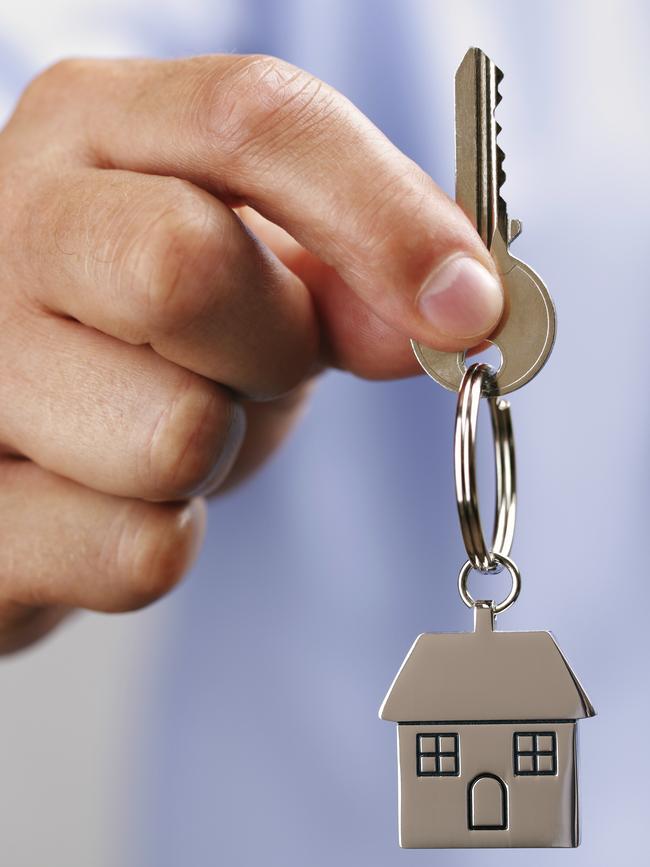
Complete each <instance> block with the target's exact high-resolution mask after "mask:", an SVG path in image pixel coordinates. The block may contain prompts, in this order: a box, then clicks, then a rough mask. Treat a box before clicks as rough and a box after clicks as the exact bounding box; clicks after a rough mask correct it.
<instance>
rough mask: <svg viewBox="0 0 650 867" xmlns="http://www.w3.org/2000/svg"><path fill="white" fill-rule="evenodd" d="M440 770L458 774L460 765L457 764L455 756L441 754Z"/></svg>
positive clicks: (445, 772) (444, 772)
mask: <svg viewBox="0 0 650 867" xmlns="http://www.w3.org/2000/svg"><path fill="white" fill-rule="evenodd" d="M440 771H441V773H443V774H457V773H458V766H457V764H456V757H455V756H441V757H440Z"/></svg>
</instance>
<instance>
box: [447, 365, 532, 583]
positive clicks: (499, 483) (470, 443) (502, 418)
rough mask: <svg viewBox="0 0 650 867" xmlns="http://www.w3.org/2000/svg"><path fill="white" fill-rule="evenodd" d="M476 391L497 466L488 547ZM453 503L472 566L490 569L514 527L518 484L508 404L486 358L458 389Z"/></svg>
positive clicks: (494, 567) (505, 550)
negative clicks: (498, 392)
mask: <svg viewBox="0 0 650 867" xmlns="http://www.w3.org/2000/svg"><path fill="white" fill-rule="evenodd" d="M481 396H485V397H486V398H487V401H488V405H489V408H490V417H491V420H492V433H493V435H494V458H495V467H496V508H495V517H494V536H493V539H492V548H491V549H489V548H488V546H487V545H486V544H485V536H484V534H483V526H482V524H481V516H480V512H479V506H478V489H477V484H476V428H477V424H478V411H479V406H480V402H481ZM454 473H455V480H456V503H457V505H458V517H459V519H460V528H461V532H462V534H463V542H464V543H465V550H466V551H467V556H468V558H469V560H470V562H471V564H472V568H474V569H476V570H477V571H479V572H494V571H495V570H498V568H499V557H498V555H501V556H505V557H507V556H508V555H509V554H510V549H511V548H512V540H513V537H514V532H515V517H516V504H517V484H516V473H515V443H514V436H513V432H512V419H511V416H510V404H508V402H507V401H505V400H502V399H501V398H499V397H498V396H497V395H496V394H495V380H494V376H493V374H492V371H491V369H490V367H489V366H488V365H487V364H472V365H471V367H469V368H468V369H467V372H466V373H465V375H464V376H463V381H462V383H461V386H460V391H459V392H458V404H457V407H456V427H455V431H454Z"/></svg>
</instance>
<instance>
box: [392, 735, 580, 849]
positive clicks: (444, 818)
mask: <svg viewBox="0 0 650 867" xmlns="http://www.w3.org/2000/svg"><path fill="white" fill-rule="evenodd" d="M522 729H523V730H525V731H527V732H538V731H539V732H546V731H549V730H551V731H553V732H554V733H555V736H556V739H557V755H558V772H557V774H554V775H553V776H544V777H521V776H516V775H514V774H513V756H512V742H513V737H514V734H515V733H516V732H518V731H522ZM437 731H441V732H449V731H453V732H454V733H455V734H457V735H458V738H459V744H460V774H459V775H458V776H456V777H446V778H432V777H428V778H427V777H418V776H417V775H416V772H415V763H416V746H415V743H416V738H417V735H418V734H427V733H435V732H437ZM575 734H576V724H575V722H571V721H563V722H557V721H554V722H549V721H544V722H537V723H529V722H523V723H520V722H510V721H506V722H499V723H491V724H487V725H476V724H472V723H471V722H470V723H467V724H455V725H453V726H449V724H448V723H443V724H436V723H429V724H426V725H417V726H416V725H400V726H398V729H397V737H398V761H399V802H400V817H399V843H400V846H401V847H402V848H405V849H411V848H415V849H432V848H434V849H438V848H449V849H453V848H481V849H483V848H486V849H487V848H515V847H521V848H529V847H542V846H546V847H567V848H569V847H574V846H577V845H578V843H579V833H578V810H577V802H578V779H577V772H576V737H575ZM488 776H489V777H497V778H498V779H499V780H501V781H502V783H503V786H504V787H505V792H506V799H507V800H506V804H507V807H506V811H505V813H506V815H505V816H504V818H505V820H506V826H505V828H503V829H501V828H499V829H489V830H481V829H470V828H469V827H468V821H467V820H468V801H469V798H470V797H471V794H472V793H473V792H472V785H473V784H475V781H476V780H477V779H478V778H485V777H488ZM485 795H487V797H488V799H489V793H484V797H485ZM487 806H488V808H489V807H492V809H494V808H495V806H497V805H495V804H494V799H492V804H490V802H489V801H488V803H487ZM497 809H498V806H497Z"/></svg>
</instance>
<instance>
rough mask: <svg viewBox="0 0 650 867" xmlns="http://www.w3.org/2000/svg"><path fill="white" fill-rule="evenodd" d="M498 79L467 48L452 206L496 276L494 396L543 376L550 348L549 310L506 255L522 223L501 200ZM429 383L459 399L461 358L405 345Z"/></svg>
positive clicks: (536, 286) (459, 88)
mask: <svg viewBox="0 0 650 867" xmlns="http://www.w3.org/2000/svg"><path fill="white" fill-rule="evenodd" d="M502 78H503V73H502V72H501V70H500V69H498V68H497V67H496V66H495V65H494V63H493V62H492V61H491V60H490V59H489V57H487V56H486V55H485V54H484V53H483V52H482V51H481V50H480V49H479V48H470V49H469V51H468V52H467V54H466V55H465V57H464V59H463V62H462V63H461V65H460V66H459V67H458V71H457V72H456V201H457V202H458V204H459V205H460V206H461V208H462V209H463V210H464V211H465V213H466V214H467V216H468V217H469V218H470V220H471V221H472V223H473V224H474V226H475V227H476V229H477V231H478V233H479V234H480V236H481V238H482V239H483V242H484V244H485V246H486V247H487V248H488V250H489V251H490V253H491V254H492V258H493V259H494V262H495V264H496V267H497V271H498V272H499V274H500V276H501V280H502V282H503V286H504V289H505V292H506V310H505V312H504V315H503V318H502V320H501V323H500V324H499V326H498V327H497V330H496V331H495V333H494V334H492V335H491V336H490V340H489V342H490V343H493V344H495V345H496V346H498V347H499V349H500V350H501V355H502V357H503V363H502V365H501V367H500V368H499V370H498V371H497V374H496V385H497V389H498V392H499V394H502V395H504V394H508V393H510V392H511V391H515V389H517V388H521V386H522V385H525V384H526V383H527V382H530V380H531V379H532V378H533V377H534V376H535V375H536V374H537V373H539V371H540V370H541V368H542V367H543V366H544V363H545V362H546V359H547V358H548V356H549V354H550V352H551V349H552V348H553V343H554V341H555V328H556V323H555V309H554V307H553V302H552V301H551V298H550V295H549V294H548V291H547V289H546V287H545V285H544V283H543V282H542V280H541V278H540V277H539V276H538V275H537V274H536V273H535V272H534V271H533V270H532V268H530V267H529V266H528V265H526V264H524V262H522V261H521V260H519V259H517V258H515V257H514V256H511V255H510V253H509V250H508V248H509V245H510V243H511V242H512V241H513V240H514V239H515V238H516V237H517V235H519V233H520V232H521V222H520V221H519V220H511V219H509V218H508V212H507V206H506V203H505V201H504V199H503V197H502V196H501V188H502V186H503V183H504V181H505V173H504V171H503V160H504V159H505V156H504V153H503V151H502V150H501V148H500V147H499V146H498V145H497V143H496V138H497V135H498V133H499V132H500V129H501V127H500V126H499V124H498V123H497V122H496V120H495V118H494V110H495V108H496V106H497V105H498V103H499V102H500V101H501V96H500V94H499V91H498V85H499V82H500V81H501V79H502ZM411 344H412V346H413V351H414V352H415V355H416V356H417V359H418V361H419V362H420V364H421V365H422V367H423V368H424V370H425V371H426V372H427V373H428V374H429V376H430V377H432V379H434V380H435V381H436V382H438V383H440V385H443V386H444V387H445V388H448V389H450V390H451V391H458V389H459V388H460V384H461V381H462V378H463V375H464V373H465V355H466V353H464V352H441V351H439V350H435V349H431V348H429V347H427V346H424V345H422V344H421V343H418V342H417V341H415V340H412V341H411Z"/></svg>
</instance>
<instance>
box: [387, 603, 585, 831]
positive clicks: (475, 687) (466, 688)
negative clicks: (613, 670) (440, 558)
mask: <svg viewBox="0 0 650 867" xmlns="http://www.w3.org/2000/svg"><path fill="white" fill-rule="evenodd" d="M474 611H475V630H474V632H466V633H441V634H425V635H420V636H419V637H418V638H417V640H416V641H415V643H414V645H413V647H412V648H411V650H410V652H409V654H408V656H407V657H406V659H405V660H404V663H403V665H402V667H401V669H400V670H399V672H398V674H397V677H396V678H395V680H394V681H393V684H392V686H391V688H390V690H389V691H388V695H387V696H386V698H385V700H384V703H383V705H382V707H381V710H380V711H379V716H380V718H381V719H384V720H391V721H393V722H396V723H398V724H399V725H398V754H399V803H400V819H399V824H400V845H401V846H403V847H405V848H448V847H449V848H452V847H453V848H456V847H468V848H469V847H471V848H473V847H517V846H566V847H569V846H577V845H578V840H579V836H578V788H577V783H578V781H577V757H576V720H578V719H582V718H584V717H590V716H594V715H595V711H594V709H593V707H592V706H591V703H590V701H589V699H588V698H587V696H586V694H585V692H584V691H583V689H582V687H581V686H580V684H579V683H578V680H577V679H576V677H575V675H574V674H573V672H572V671H571V668H570V667H569V664H568V663H567V661H566V660H565V658H564V657H563V655H562V653H561V651H560V649H559V647H558V646H557V644H556V643H555V641H554V640H553V637H552V636H551V634H550V633H549V632H498V631H495V630H494V615H493V612H492V609H491V607H490V605H489V604H487V603H481V602H478V603H476V607H475V609H474Z"/></svg>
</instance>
